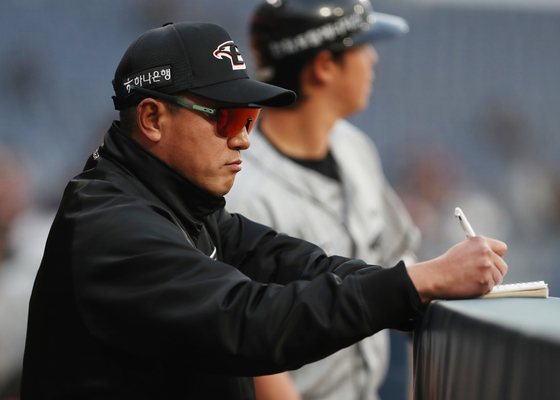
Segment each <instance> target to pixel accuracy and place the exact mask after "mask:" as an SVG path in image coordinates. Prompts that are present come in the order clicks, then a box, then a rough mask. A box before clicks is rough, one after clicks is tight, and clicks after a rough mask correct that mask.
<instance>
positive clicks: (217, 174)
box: [154, 95, 250, 196]
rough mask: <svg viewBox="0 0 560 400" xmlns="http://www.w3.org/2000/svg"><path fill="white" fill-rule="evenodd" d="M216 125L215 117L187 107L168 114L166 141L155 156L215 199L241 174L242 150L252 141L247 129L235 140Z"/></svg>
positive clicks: (199, 99)
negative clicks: (222, 132)
mask: <svg viewBox="0 0 560 400" xmlns="http://www.w3.org/2000/svg"><path fill="white" fill-rule="evenodd" d="M184 98H185V99H187V100H189V101H191V102H193V103H196V104H198V105H201V106H205V107H210V108H219V107H225V106H228V104H224V103H219V102H216V101H212V100H209V99H205V98H202V97H200V96H195V95H189V96H188V97H184ZM216 122H217V121H216V117H214V116H211V115H208V114H205V113H202V112H200V111H194V110H189V109H186V108H184V107H181V109H180V111H179V112H177V113H171V112H169V113H166V114H165V119H164V120H162V125H161V126H162V128H163V129H164V131H163V132H162V140H160V142H159V143H158V146H157V149H154V150H155V151H154V153H155V154H156V155H157V156H158V157H160V158H161V159H163V160H164V161H165V162H167V163H168V164H169V165H171V166H172V167H174V168H176V169H177V170H179V171H180V172H181V173H183V175H185V176H186V177H187V178H188V179H190V180H191V181H192V182H194V183H196V184H197V185H198V186H200V187H201V188H203V189H205V190H206V191H208V192H210V193H211V194H213V195H214V196H224V195H225V194H227V193H228V192H229V191H230V189H231V187H232V186H233V182H234V180H235V175H236V174H237V173H238V172H239V171H241V161H242V157H241V150H245V149H247V148H249V145H250V142H249V136H248V134H247V130H246V129H245V128H243V129H242V130H241V131H239V133H238V134H237V135H236V136H234V137H231V138H224V137H221V136H219V135H218V133H217V129H216Z"/></svg>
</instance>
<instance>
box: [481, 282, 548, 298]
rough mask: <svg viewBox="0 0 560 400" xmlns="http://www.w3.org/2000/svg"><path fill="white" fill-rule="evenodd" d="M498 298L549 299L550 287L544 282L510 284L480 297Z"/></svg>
mask: <svg viewBox="0 0 560 400" xmlns="http://www.w3.org/2000/svg"><path fill="white" fill-rule="evenodd" d="M496 297H545V298H546V297H548V285H547V284H546V283H544V281H538V282H522V283H509V284H504V285H498V286H494V289H492V290H491V291H490V292H489V293H488V294H485V295H484V296H480V297H478V298H479V299H491V298H496Z"/></svg>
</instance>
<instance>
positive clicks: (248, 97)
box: [188, 78, 296, 107]
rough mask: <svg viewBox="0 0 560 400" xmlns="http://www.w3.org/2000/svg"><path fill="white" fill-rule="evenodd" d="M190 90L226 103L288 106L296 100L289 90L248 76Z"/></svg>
mask: <svg viewBox="0 0 560 400" xmlns="http://www.w3.org/2000/svg"><path fill="white" fill-rule="evenodd" d="M188 90H189V91H190V92H192V93H195V94H198V95H200V96H203V97H207V98H209V99H212V100H217V101H223V102H226V103H238V104H257V105H259V106H266V107H283V106H289V105H290V104H292V103H293V102H294V101H295V100H296V94H295V93H294V92H292V91H291V90H287V89H283V88H280V87H278V86H273V85H269V84H267V83H263V82H259V81H255V80H253V79H250V78H245V79H237V80H234V81H227V82H222V83H217V84H214V85H210V86H205V87H201V88H196V89H188Z"/></svg>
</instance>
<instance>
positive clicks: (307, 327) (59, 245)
mask: <svg viewBox="0 0 560 400" xmlns="http://www.w3.org/2000/svg"><path fill="white" fill-rule="evenodd" d="M224 205H225V201H224V199H223V198H216V197H214V196H212V195H210V194H209V193H207V192H206V191H204V190H202V189H201V188H199V187H197V186H196V185H195V184H193V183H192V182H190V181H189V180H187V179H186V178H185V177H184V176H183V175H182V174H180V173H179V172H177V171H176V170H174V169H173V168H171V167H170V166H169V165H167V164H166V163H164V162H163V161H161V160H160V159H158V158H157V157H155V156H154V155H153V154H152V153H150V152H148V151H147V150H145V149H144V148H143V147H141V146H140V145H139V144H137V143H136V142H135V141H134V140H132V139H131V138H129V137H128V136H126V135H125V134H124V133H123V132H122V131H121V130H120V128H119V126H118V123H114V124H113V126H112V127H111V129H110V130H109V132H108V133H107V135H106V137H105V143H104V145H103V146H102V147H101V148H100V149H99V152H98V153H96V154H95V155H94V157H93V158H92V159H90V160H89V161H88V164H87V165H86V168H85V170H84V172H83V173H82V174H80V175H78V176H77V177H76V178H74V179H73V180H72V181H71V182H70V183H69V184H68V186H67V188H66V190H65V192H64V197H63V199H62V202H61V205H60V208H59V211H58V214H57V216H56V218H55V221H54V223H53V227H52V229H51V232H50V234H49V238H48V241H47V247H46V250H45V254H44V257H43V262H42V264H41V268H40V270H39V273H38V275H37V279H36V282H35V286H34V289H33V295H32V297H31V303H30V315H29V327H28V334H27V343H26V350H25V357H24V371H23V383H22V399H23V400H32V399H67V398H68V399H70V398H72V399H135V400H140V399H166V400H171V399H252V398H254V389H253V386H252V379H251V378H246V377H251V376H255V375H263V374H270V373H275V372H280V371H284V370H288V369H294V368H298V367H300V366H301V365H303V364H305V363H309V362H312V361H315V360H317V359H319V358H322V357H325V356H327V355H329V354H331V353H333V352H335V351H337V350H339V349H341V348H343V347H346V346H348V345H350V344H352V343H354V342H356V341H359V340H361V339H362V338H364V337H366V336H368V335H371V334H373V333H375V332H377V331H379V330H381V329H384V328H397V329H404V330H407V329H411V328H412V323H413V322H414V319H417V318H418V317H419V316H420V315H421V302H420V299H419V296H418V293H417V292H416V290H415V289H414V286H413V285H412V282H411V281H410V278H409V277H408V274H407V273H406V269H405V267H404V265H403V264H402V263H401V264H399V265H397V266H396V267H395V268H391V269H382V268H380V267H376V266H368V265H367V264H365V263H364V262H362V261H359V260H350V259H346V258H341V257H326V256H325V254H324V253H323V252H322V251H321V250H320V249H319V248H317V247H316V246H314V245H312V244H310V243H308V242H305V241H302V240H299V239H295V238H291V237H289V236H286V235H282V234H278V233H277V232H275V231H274V230H272V229H271V228H268V227H265V226H263V225H260V224H256V223H254V222H252V221H250V220H248V219H246V218H244V217H242V216H240V215H236V214H229V213H228V212H227V211H226V210H225V209H224ZM244 377H245V378H244Z"/></svg>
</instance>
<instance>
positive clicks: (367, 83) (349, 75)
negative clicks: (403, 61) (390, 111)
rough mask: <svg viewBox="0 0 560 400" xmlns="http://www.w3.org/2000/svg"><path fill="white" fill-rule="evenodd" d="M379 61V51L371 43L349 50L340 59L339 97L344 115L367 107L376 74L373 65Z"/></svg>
mask: <svg viewBox="0 0 560 400" xmlns="http://www.w3.org/2000/svg"><path fill="white" fill-rule="evenodd" d="M378 61H379V56H378V55H377V52H376V51H375V49H374V48H373V46H372V45H370V44H363V45H360V46H356V47H353V48H351V49H349V50H347V51H346V52H345V53H344V55H343V58H342V60H341V61H340V71H339V73H340V76H339V79H338V80H337V82H338V92H339V93H338V95H337V97H338V99H339V102H340V105H341V108H342V109H343V110H344V111H343V113H342V114H343V115H348V114H352V113H354V112H357V111H361V110H363V109H364V108H365V107H367V104H368V101H369V96H370V94H371V91H372V85H373V81H374V79H375V74H374V72H373V67H375V65H376V64H377V62H378Z"/></svg>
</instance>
